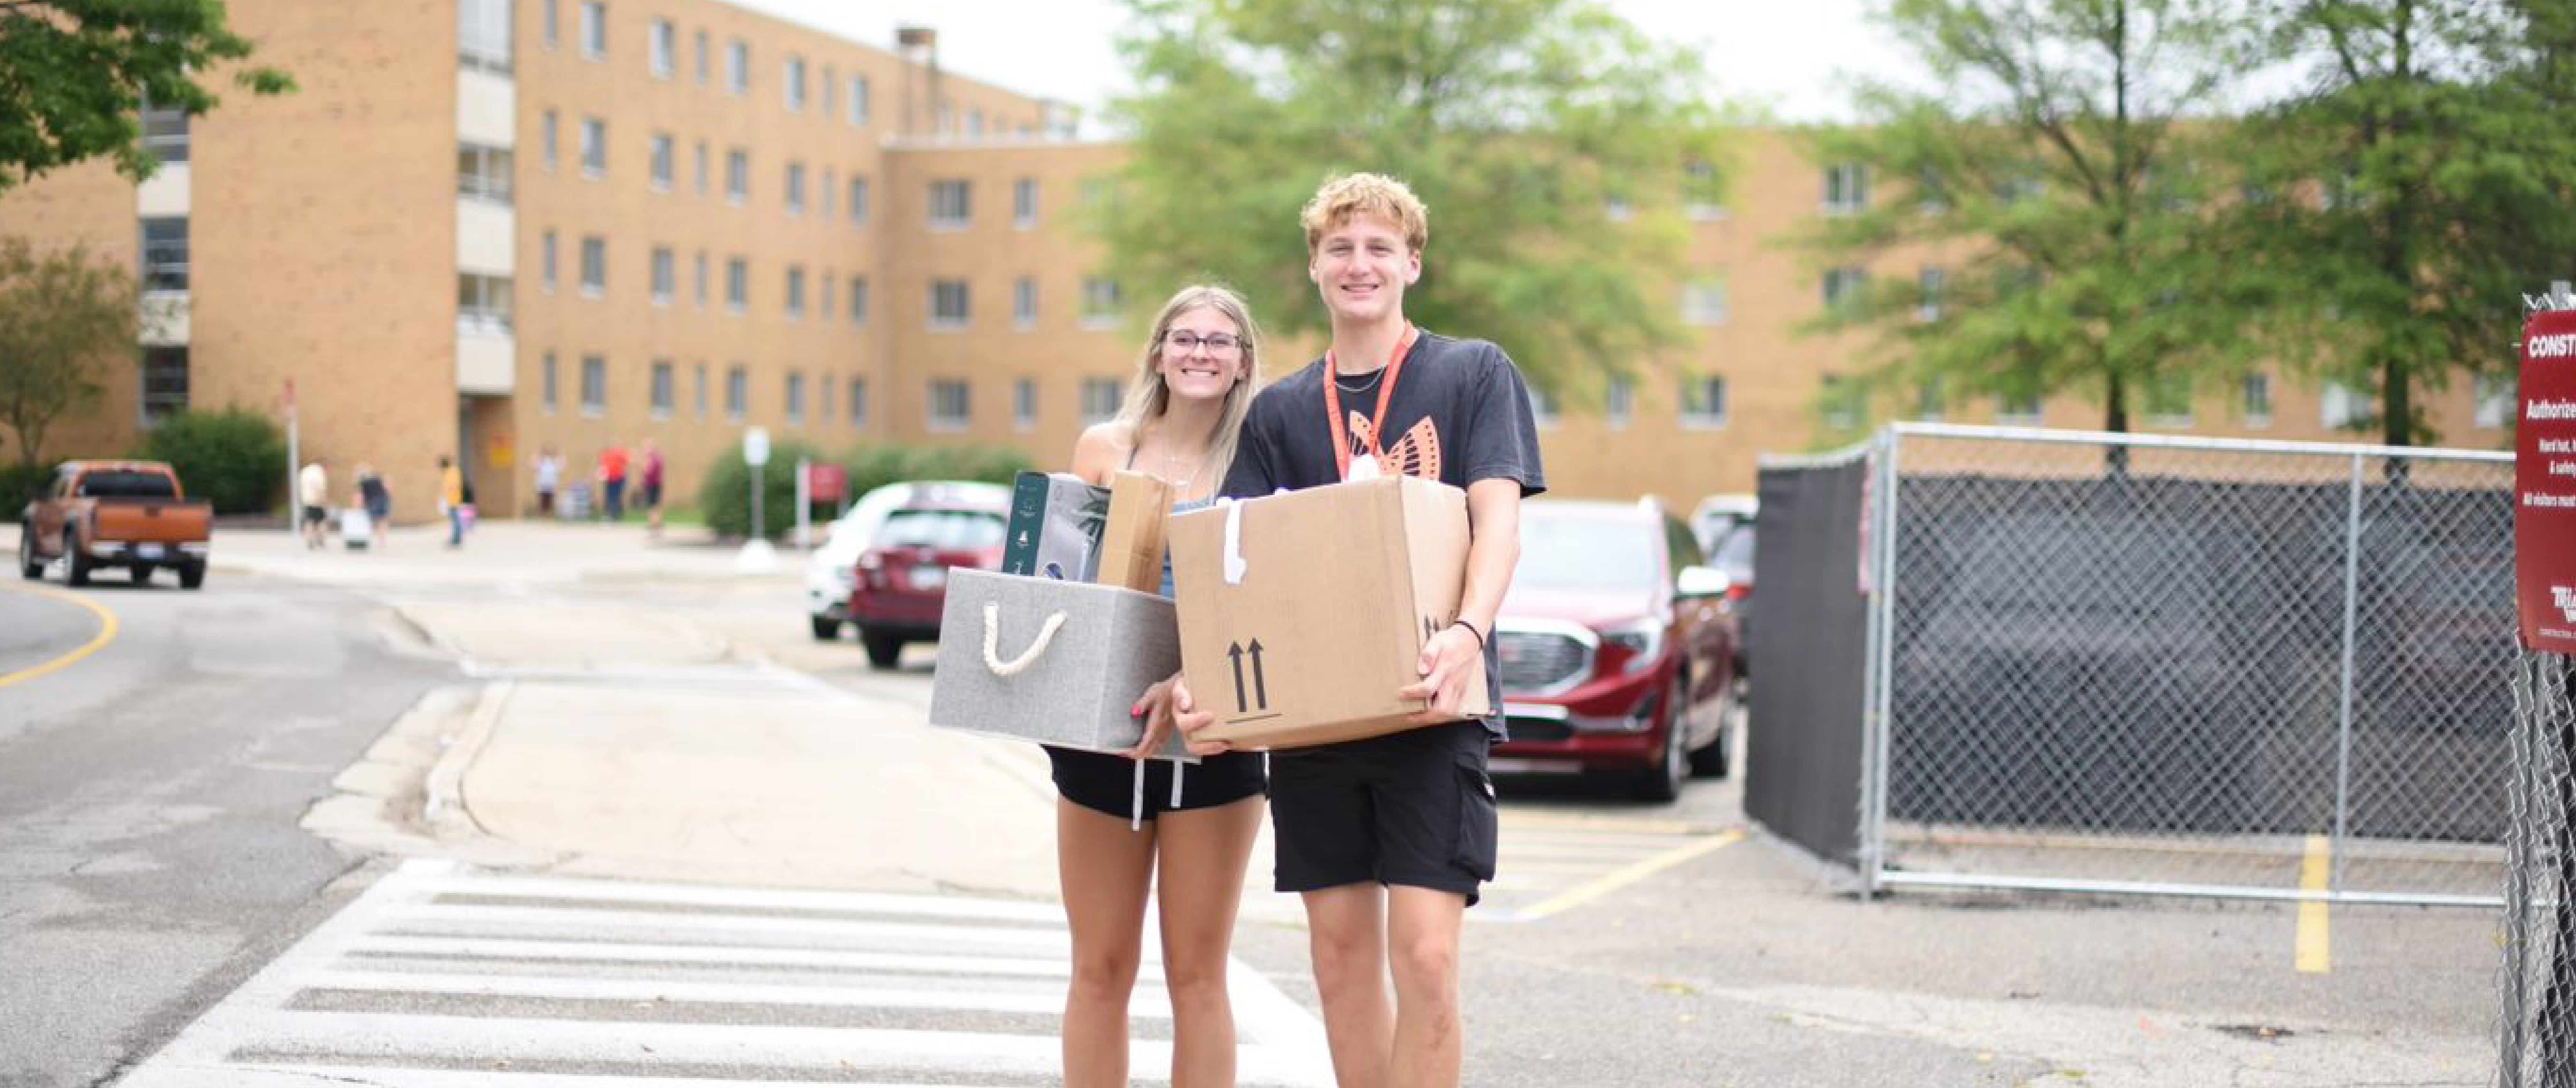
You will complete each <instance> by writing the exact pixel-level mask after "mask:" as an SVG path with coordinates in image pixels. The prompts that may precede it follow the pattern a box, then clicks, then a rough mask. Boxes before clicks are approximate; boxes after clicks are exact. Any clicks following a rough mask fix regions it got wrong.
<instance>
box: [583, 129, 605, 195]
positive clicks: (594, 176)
mask: <svg viewBox="0 0 2576 1088" xmlns="http://www.w3.org/2000/svg"><path fill="white" fill-rule="evenodd" d="M581 176H582V177H585V178H588V179H591V180H593V181H596V180H598V179H600V178H604V177H607V176H608V120H607V119H606V118H604V117H584V118H582V119H581Z"/></svg>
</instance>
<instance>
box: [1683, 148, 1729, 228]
mask: <svg viewBox="0 0 2576 1088" xmlns="http://www.w3.org/2000/svg"><path fill="white" fill-rule="evenodd" d="M1718 182H1719V179H1718V176H1717V164H1716V163H1713V162H1710V161H1708V160H1707V159H1692V160H1690V161H1689V162H1686V163H1683V164H1682V215H1683V216H1685V217H1687V218H1689V219H1690V220H1691V221H1693V222H1697V223H1713V222H1716V221H1718V220H1721V219H1724V218H1726V204H1725V203H1724V202H1722V201H1719V200H1717V199H1716V196H1717V186H1718Z"/></svg>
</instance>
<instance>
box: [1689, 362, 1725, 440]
mask: <svg viewBox="0 0 2576 1088" xmlns="http://www.w3.org/2000/svg"><path fill="white" fill-rule="evenodd" d="M1727 393H1728V389H1727V387H1726V375H1724V374H1704V373H1697V372H1694V373H1691V374H1687V375H1684V376H1683V378H1682V388H1681V412H1680V418H1681V426H1682V429H1683V430H1686V431H1715V430H1722V429H1724V428H1725V427H1726V420H1727V408H1728V405H1727Z"/></svg>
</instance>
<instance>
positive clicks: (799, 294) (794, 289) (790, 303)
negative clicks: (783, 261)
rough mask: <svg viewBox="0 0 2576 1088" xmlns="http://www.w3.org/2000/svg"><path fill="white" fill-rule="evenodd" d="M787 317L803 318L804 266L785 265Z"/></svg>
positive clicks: (799, 319)
mask: <svg viewBox="0 0 2576 1088" xmlns="http://www.w3.org/2000/svg"><path fill="white" fill-rule="evenodd" d="M787 319H788V320H789V321H803V320H805V266H804V265H801V264H791V265H788V266H787Z"/></svg>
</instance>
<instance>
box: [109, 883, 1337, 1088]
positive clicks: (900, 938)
mask: <svg viewBox="0 0 2576 1088" xmlns="http://www.w3.org/2000/svg"><path fill="white" fill-rule="evenodd" d="M1154 928H1155V927H1153V926H1152V925H1148V926H1147V927H1146V932H1147V940H1148V942H1149V943H1148V947H1147V953H1146V963H1145V967H1144V970H1143V971H1142V972H1141V974H1140V978H1139V980H1138V984H1137V987H1136V994H1135V998H1134V1002H1133V1004H1132V1005H1131V1006H1130V1017H1131V1022H1132V1023H1133V1024H1134V1030H1135V1032H1136V1034H1137V1035H1138V1039H1137V1040H1136V1041H1135V1043H1134V1044H1133V1045H1132V1048H1131V1056H1130V1065H1131V1068H1132V1070H1133V1075H1134V1077H1135V1079H1136V1080H1138V1081H1139V1082H1145V1083H1153V1082H1159V1081H1160V1080H1161V1079H1162V1077H1163V1075H1164V1073H1165V1071H1167V1070H1168V1069H1169V1067H1170V1064H1171V1044H1170V1042H1169V1036H1170V1011H1169V1004H1168V998H1167V996H1166V994H1165V993H1164V991H1163V988H1162V985H1161V981H1160V965H1159V962H1158V961H1157V959H1156V957H1155V954H1154V950H1153V948H1152V945H1151V943H1150V942H1151V941H1152V935H1153V933H1154ZM1068 952H1069V942H1068V940H1067V938H1066V934H1065V930H1064V926H1063V916H1062V914H1061V912H1060V911H1059V910H1058V909H1057V908H1056V907H1054V906H1053V905H1050V904H1044V903H1014V902H999V901H989V900H970V899H951V898H943V897H933V896H903V895H875V894H849V893H830V892H792V891H763V890H749V889H719V888H696V887H684V886H678V885H653V884H631V883H625V882H618V881H597V880H567V879H555V878H534V877H518V876H507V875H500V874H493V873H484V872H477V871H474V870H470V869H465V868H462V867H459V866H457V865H455V864H454V863H451V862H445V861H415V862H410V863H407V864H405V865H404V866H402V867H401V868H400V869H398V870H396V871H395V872H393V873H391V874H389V875H388V876H386V877H385V878H384V879H382V880H380V881H378V882H377V883H376V885H375V886H374V887H372V888H369V889H368V890H367V891H366V892H365V893H363V894H362V895H360V896H359V897H358V898H357V900H355V901H354V902H352V903H351V904H350V905H349V906H347V907H346V908H343V909H342V910H341V911H340V913H338V914H337V915H334V916H333V917H332V918H331V919H330V920H329V921H326V922H325V923H323V925H321V926H320V927H319V928H317V929H315V930H314V931H313V932H312V933H311V934H310V935H308V936H306V937H305V938H304V939H303V940H302V941H300V942H298V943H297V944H295V945H294V946H293V947H291V948H289V949H288V950H287V951H286V953H285V954H283V955H281V956H280V957H279V958H278V959H277V960H276V961H275V962H274V963H271V964H270V965H269V966H268V967H267V968H265V969H263V970H262V971H260V972H259V973H258V974H257V975H255V976H254V977H253V978H252V979H251V980H250V981H249V982H248V983H245V984H244V985H243V986H242V987H241V988H240V989H239V990H237V991H235V992H234V993H233V994H232V995H231V996H229V997H227V998H225V999H224V1000H223V1001H222V1002H220V1003H218V1004H217V1005H216V1007H215V1008H213V1009H212V1010H209V1011H208V1012H207V1013H206V1015H205V1016H203V1017H201V1018H200V1019H199V1020H198V1021H197V1022H196V1023H195V1024H192V1025H190V1026H189V1027H188V1028H187V1029H186V1030H185V1031H183V1032H181V1033H180V1034H179V1036H178V1037H177V1038H176V1039H174V1040H172V1041H171V1043H170V1045H169V1046H167V1047H166V1048H164V1049H163V1050H162V1051H161V1052H160V1053H158V1054H156V1055H154V1056H153V1057H152V1058H151V1059H150V1060H148V1061H146V1062H145V1063H144V1064H142V1065H141V1066H139V1067H137V1068H136V1069H135V1070H133V1071H132V1072H131V1073H130V1074H128V1075H127V1076H126V1077H125V1078H124V1080H123V1081H121V1082H120V1083H122V1084H123V1085H126V1086H127V1088H270V1086H279V1088H283V1086H287V1085H294V1086H298V1088H310V1086H311V1085H314V1084H316V1083H353V1084H367V1085H379V1086H383V1088H451V1086H458V1088H461V1086H464V1085H477V1086H483V1085H490V1086H496V1088H571V1086H574V1085H578V1086H580V1088H744V1086H751V1085H764V1084H768V1085H774V1084H781V1083H812V1082H816V1081H826V1080H828V1081H829V1082H831V1083H836V1084H863V1085H873V1086H876V1088H927V1086H931V1085H937V1086H941V1088H956V1086H959V1085H980V1086H985V1088H1019V1086H1033V1085H1041V1084H1049V1083H1053V1082H1054V1081H1055V1080H1056V1079H1057V1067H1058V1062H1059V1048H1060V1046H1061V1044H1060V1042H1059V1035H1058V1024H1059V1021H1060V1013H1061V1011H1062V1008H1063V995H1064V984H1065V979H1066V978H1067V977H1069V975H1070V973H1071V968H1070V964H1069V961H1068V958H1067V957H1068ZM1229 981H1230V987H1231V992H1232V995H1233V999H1234V1004H1235V1019H1236V1022H1237V1025H1238V1029H1239V1045H1240V1053H1239V1055H1238V1059H1237V1062H1238V1080H1239V1082H1240V1083H1241V1084H1244V1085H1247V1086H1256V1085H1257V1086H1277V1088H1290V1086H1305V1085H1324V1084H1330V1083H1331V1080H1332V1079H1331V1071H1330V1067H1329V1062H1328V1058H1327V1055H1326V1051H1325V1046H1324V1038H1323V1029H1322V1026H1321V1025H1320V1024H1319V1023H1318V1022H1317V1021H1316V1020H1315V1018H1314V1017H1313V1016H1312V1015H1311V1014H1310V1013H1308V1012H1307V1011H1306V1010H1305V1009H1304V1008H1303V1007H1301V1006H1299V1005H1298V1004H1297V1003H1296V1002H1294V1001H1292V1000H1290V999H1289V998H1288V997H1287V996H1286V995H1285V994H1283V993H1281V992H1280V991H1279V989H1278V988H1277V987H1276V986H1274V985H1272V984H1271V983H1270V981H1269V980H1267V979H1266V978H1263V977H1262V976H1260V975H1259V974H1257V973H1255V972H1253V971H1252V970H1250V969H1249V968H1247V967H1245V966H1244V965H1243V964H1242V963H1240V962H1237V963H1234V964H1233V965H1231V974H1230V980H1229Z"/></svg>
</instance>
